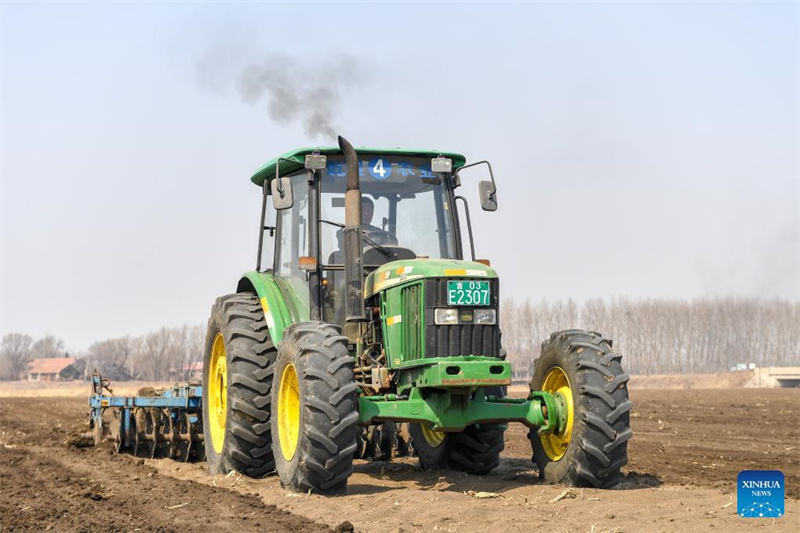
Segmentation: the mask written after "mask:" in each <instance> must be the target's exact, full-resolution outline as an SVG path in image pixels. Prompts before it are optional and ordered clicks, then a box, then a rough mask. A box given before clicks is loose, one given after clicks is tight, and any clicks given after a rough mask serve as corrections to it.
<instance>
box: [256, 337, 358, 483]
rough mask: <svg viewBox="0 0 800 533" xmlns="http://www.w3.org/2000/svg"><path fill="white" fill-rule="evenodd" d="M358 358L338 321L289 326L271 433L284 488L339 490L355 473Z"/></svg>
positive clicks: (279, 361)
mask: <svg viewBox="0 0 800 533" xmlns="http://www.w3.org/2000/svg"><path fill="white" fill-rule="evenodd" d="M353 363H354V360H353V357H352V356H351V355H350V352H349V351H348V349H347V338H346V337H343V336H342V335H341V329H340V328H339V327H338V326H333V325H331V324H324V323H322V322H301V323H299V324H295V325H292V326H289V327H288V328H286V330H285V332H284V336H283V340H282V341H281V345H280V349H279V350H278V358H277V360H276V363H275V401H273V402H272V420H271V423H272V434H273V436H274V441H273V445H272V448H273V454H274V457H275V467H276V470H277V471H278V475H279V476H280V479H281V483H282V484H283V486H284V487H286V488H288V489H290V490H294V491H298V492H307V491H312V492H315V493H322V494H339V493H342V492H344V491H345V490H346V489H347V478H349V477H350V474H352V473H353V456H354V455H355V453H356V447H357V445H356V430H357V428H358V426H357V424H358V410H357V408H358V400H357V398H356V389H357V388H358V385H357V384H356V381H355V377H354V375H353Z"/></svg>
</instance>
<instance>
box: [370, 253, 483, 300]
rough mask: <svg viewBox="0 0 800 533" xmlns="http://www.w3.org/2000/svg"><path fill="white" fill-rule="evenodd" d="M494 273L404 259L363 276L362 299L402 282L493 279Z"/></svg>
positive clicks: (464, 264) (468, 265)
mask: <svg viewBox="0 0 800 533" xmlns="http://www.w3.org/2000/svg"><path fill="white" fill-rule="evenodd" d="M496 277H497V272H496V271H495V270H494V269H493V268H492V267H488V266H486V265H484V264H482V263H475V262H474V261H462V260H457V259H406V260H401V261H392V262H391V263H386V264H385V265H381V266H380V267H378V268H377V269H375V270H374V271H373V272H371V273H370V274H369V275H368V276H367V281H366V283H365V285H364V296H365V297H367V298H369V297H370V296H372V295H374V294H376V293H378V292H380V291H382V290H384V289H388V288H389V287H394V286H396V285H399V284H401V283H404V282H406V281H411V280H415V279H422V278H475V279H491V278H496Z"/></svg>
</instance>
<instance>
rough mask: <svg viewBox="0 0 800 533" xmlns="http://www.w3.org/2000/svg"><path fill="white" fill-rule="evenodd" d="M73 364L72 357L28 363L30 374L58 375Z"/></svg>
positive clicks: (52, 358) (49, 358) (73, 359)
mask: <svg viewBox="0 0 800 533" xmlns="http://www.w3.org/2000/svg"><path fill="white" fill-rule="evenodd" d="M74 362H75V358H74V357H47V358H43V359H34V360H33V361H31V362H30V363H28V373H30V374H58V373H59V372H61V371H62V370H64V369H65V368H67V367H68V366H69V365H71V364H72V363H74Z"/></svg>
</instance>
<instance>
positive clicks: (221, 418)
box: [208, 333, 228, 454]
mask: <svg viewBox="0 0 800 533" xmlns="http://www.w3.org/2000/svg"><path fill="white" fill-rule="evenodd" d="M227 406H228V359H227V356H226V354H225V340H224V339H223V338H222V333H217V336H216V337H214V344H213V345H212V346H211V361H210V363H209V369H208V419H209V420H208V426H209V429H210V430H211V444H212V446H213V447H214V451H215V452H217V453H218V454H220V453H222V445H223V444H224V443H225V421H226V419H227V416H228V411H227Z"/></svg>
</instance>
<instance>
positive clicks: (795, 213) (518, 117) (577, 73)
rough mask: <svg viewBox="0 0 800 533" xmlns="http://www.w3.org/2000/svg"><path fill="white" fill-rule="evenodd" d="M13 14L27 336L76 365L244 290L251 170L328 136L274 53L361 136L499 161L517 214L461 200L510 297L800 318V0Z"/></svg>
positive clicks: (11, 87)
mask: <svg viewBox="0 0 800 533" xmlns="http://www.w3.org/2000/svg"><path fill="white" fill-rule="evenodd" d="M0 9H2V27H0V31H1V33H2V96H1V97H0V105H1V108H2V153H1V154H0V155H1V156H2V191H1V192H2V230H1V231H2V258H1V261H2V288H1V289H2V295H1V297H2V316H1V317H0V326H2V333H3V334H5V333H8V332H12V331H20V332H26V333H29V334H31V335H33V336H39V335H42V334H44V333H46V332H51V333H54V334H56V335H58V336H61V337H63V338H64V339H65V341H66V343H67V346H68V347H69V348H70V349H71V350H73V351H74V350H80V349H84V348H86V347H87V346H88V345H89V344H90V343H91V342H92V341H94V340H100V339H104V338H108V337H113V336H120V335H125V334H128V333H130V334H141V333H145V332H147V331H150V330H153V329H156V328H158V327H161V326H163V325H166V326H175V325H180V324H184V323H190V324H195V323H200V322H203V321H205V320H206V319H207V316H208V312H209V310H210V307H211V305H212V303H213V301H214V298H215V297H216V296H218V295H221V294H225V293H228V292H233V291H235V287H236V282H237V280H238V278H239V276H240V275H241V274H242V273H243V272H244V271H246V270H250V269H252V268H253V266H254V264H255V255H256V238H257V233H256V230H257V219H258V216H259V203H260V202H259V189H258V188H256V187H255V186H254V185H252V184H251V183H250V181H249V177H250V175H251V174H252V171H253V170H255V169H256V168H257V167H258V166H260V165H261V164H263V163H264V162H265V161H267V160H268V159H270V158H272V157H273V156H275V155H277V154H279V153H282V152H285V151H287V150H289V149H291V148H294V147H297V146H306V145H314V144H331V140H330V139H325V138H317V139H314V138H311V137H309V135H308V133H307V132H306V129H305V128H304V126H303V123H302V115H301V116H300V117H298V118H299V120H291V119H290V120H288V121H286V120H284V121H278V122H276V121H275V120H273V117H271V115H270V112H269V108H268V101H267V100H265V99H261V100H258V101H256V102H253V101H252V98H251V99H249V100H247V99H243V97H242V94H241V90H240V83H239V80H240V79H241V76H242V73H243V72H245V71H246V70H247V69H248V68H249V67H250V66H251V65H263V62H264V61H266V60H269V61H271V63H270V64H271V65H275V64H278V65H280V66H281V69H283V71H286V72H287V73H288V72H290V73H291V74H287V80H294V82H295V83H302V84H306V85H303V87H304V89H303V90H307V89H308V88H309V87H313V86H314V85H315V84H320V85H321V86H326V85H327V86H328V87H330V88H331V89H332V95H331V97H330V102H331V105H332V117H331V121H332V125H333V126H334V129H335V131H337V132H341V133H342V134H344V135H345V136H347V137H348V139H350V140H351V141H352V142H353V143H354V144H357V145H373V146H392V147H394V146H401V147H424V148H432V149H433V148H436V149H442V150H453V151H458V152H462V153H464V154H465V155H466V156H467V158H468V160H472V161H475V160H480V159H489V160H490V161H491V162H492V164H493V167H494V169H495V174H496V178H497V182H498V187H499V192H498V197H499V203H500V208H499V210H498V211H497V212H495V213H484V212H482V211H480V209H479V208H478V205H477V194H476V193H477V180H478V179H480V178H481V176H478V175H474V176H473V177H472V178H468V179H464V185H463V187H462V192H463V193H465V194H466V195H467V196H468V198H470V199H471V200H472V206H473V210H472V212H473V217H474V219H473V224H474V225H475V226H476V240H477V251H478V255H479V256H480V257H488V258H490V259H491V261H492V264H493V265H494V266H495V267H496V268H497V270H498V271H499V273H500V275H501V278H502V284H501V291H502V293H503V294H505V295H506V296H509V295H513V296H514V297H515V298H518V299H524V298H531V299H540V298H565V297H572V298H576V299H585V298H590V297H612V296H618V295H629V296H632V297H636V298H645V297H668V298H693V297H699V296H713V295H745V296H757V297H767V298H773V297H781V298H790V299H797V298H800V204H799V203H800V180H799V179H798V175H799V170H800V169H799V168H798V160H799V159H800V151H799V149H798V145H799V142H800V138H798V128H799V126H800V123H799V122H798V113H800V107H798V94H800V87H799V86H798V73H799V72H798V57H799V53H798V51H799V50H800V42H799V41H798V35H799V32H798V27H799V20H800V18H799V13H798V4H797V3H790V2H786V3H766V2H757V3H746V4H745V3H690V2H681V3H641V4H636V3H627V2H621V3H598V4H586V3H562V4H543V3H532V4H503V5H501V4H498V3H496V2H493V3H491V4H488V3H487V4H461V5H459V4H439V5H432V4H429V3H420V4H408V5H400V4H390V5H385V4H384V5H368V4H338V5H332V4H263V5H259V4H250V3H248V4H231V3H224V4H223V3H219V4H213V3H195V4H179V3H171V4H157V3H146V4H121V5H120V4H111V3H84V4H53V3H35V4H8V3H4V4H2V6H1V7H0ZM276 62H277V63H276ZM337 95H338V98H337ZM273 111H274V110H273ZM273 115H274V113H273Z"/></svg>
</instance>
